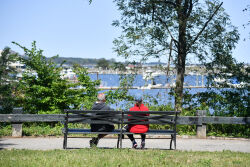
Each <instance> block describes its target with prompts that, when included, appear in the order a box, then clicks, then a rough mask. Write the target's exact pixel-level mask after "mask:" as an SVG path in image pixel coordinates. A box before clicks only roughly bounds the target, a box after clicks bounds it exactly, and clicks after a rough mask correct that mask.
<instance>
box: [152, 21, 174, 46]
mask: <svg viewBox="0 0 250 167" xmlns="http://www.w3.org/2000/svg"><path fill="white" fill-rule="evenodd" d="M156 17H157V19H158V20H159V21H160V22H161V23H162V24H163V25H164V26H165V27H166V29H167V31H168V33H169V35H170V37H171V39H172V40H173V41H174V42H175V46H176V47H178V41H177V40H176V39H174V37H173V35H172V33H171V32H170V30H169V28H168V25H167V24H166V23H165V22H164V21H163V20H162V19H161V18H160V17H159V16H156Z"/></svg>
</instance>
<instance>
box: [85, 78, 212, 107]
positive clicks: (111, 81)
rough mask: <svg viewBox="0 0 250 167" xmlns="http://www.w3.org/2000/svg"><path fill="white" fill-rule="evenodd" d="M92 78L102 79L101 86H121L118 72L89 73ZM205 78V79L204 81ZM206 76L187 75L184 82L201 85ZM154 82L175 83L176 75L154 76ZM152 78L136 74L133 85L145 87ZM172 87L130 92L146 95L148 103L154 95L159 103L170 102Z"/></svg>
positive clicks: (116, 105)
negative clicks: (148, 78) (146, 78)
mask: <svg viewBox="0 0 250 167" xmlns="http://www.w3.org/2000/svg"><path fill="white" fill-rule="evenodd" d="M89 76H90V78H91V79H92V80H96V79H97V77H98V79H100V80H101V86H103V87H114V86H119V75H117V74H99V75H98V76H97V75H96V74H89ZM202 80H203V81H202ZM206 81H207V80H206V76H201V75H187V76H185V78H184V84H185V85H186V86H201V85H202V84H203V85H205V84H206ZM154 82H155V83H154V84H161V85H163V86H164V85H166V84H169V85H171V84H174V83H175V76H174V75H173V76H170V77H166V75H159V76H156V77H154ZM151 83H152V80H144V79H143V76H142V75H140V74H139V75H136V77H135V79H134V83H133V86H136V87H143V86H146V85H148V84H151ZM105 91H108V90H103V91H101V92H105ZM169 91H170V89H131V90H129V94H130V95H132V96H137V95H140V96H143V97H145V101H146V102H147V103H149V104H150V103H151V102H150V98H149V97H154V98H156V99H157V101H158V104H168V103H174V99H173V97H170V96H169ZM204 91H206V88H191V89H189V92H190V93H191V94H194V93H197V92H204ZM132 105H133V104H131V103H127V102H125V101H123V102H120V103H118V104H112V105H111V107H112V108H115V109H118V108H120V109H127V108H128V107H131V106H132Z"/></svg>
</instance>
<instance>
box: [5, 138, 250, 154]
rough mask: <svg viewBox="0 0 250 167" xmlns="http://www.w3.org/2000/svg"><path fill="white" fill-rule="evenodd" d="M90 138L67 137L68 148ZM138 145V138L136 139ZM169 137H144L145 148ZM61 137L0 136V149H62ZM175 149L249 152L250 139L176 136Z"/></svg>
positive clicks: (112, 144)
mask: <svg viewBox="0 0 250 167" xmlns="http://www.w3.org/2000/svg"><path fill="white" fill-rule="evenodd" d="M89 140H90V138H68V148H69V149H81V148H90V147H89ZM136 141H137V143H138V146H140V139H139V138H137V139H136ZM169 143H170V140H169V139H163V138H160V139H146V146H145V149H161V150H168V149H169ZM116 144H117V139H115V138H109V137H108V138H104V139H101V140H100V141H99V143H98V146H97V147H99V148H116ZM62 145H63V138H62V137H58V138H57V137H44V138H43V137H22V138H12V137H4V138H0V149H1V150H4V149H29V150H53V149H63V148H62ZM131 146H132V145H131V142H130V140H129V139H123V142H122V147H123V148H131ZM177 150H182V151H224V150H230V151H234V152H247V153H250V139H217V138H215V139H195V138H177Z"/></svg>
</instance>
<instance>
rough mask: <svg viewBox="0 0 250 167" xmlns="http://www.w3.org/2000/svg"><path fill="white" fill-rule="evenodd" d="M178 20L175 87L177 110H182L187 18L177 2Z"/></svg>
mask: <svg viewBox="0 0 250 167" xmlns="http://www.w3.org/2000/svg"><path fill="white" fill-rule="evenodd" d="M177 5H179V7H177V12H178V20H179V23H178V24H179V39H178V56H177V64H176V66H177V67H176V69H177V76H176V87H175V110H176V111H182V100H183V85H184V84H183V83H184V75H185V63H186V55H187V51H186V47H187V43H186V25H187V20H186V16H185V12H184V10H185V9H183V7H181V3H180V1H179V3H177Z"/></svg>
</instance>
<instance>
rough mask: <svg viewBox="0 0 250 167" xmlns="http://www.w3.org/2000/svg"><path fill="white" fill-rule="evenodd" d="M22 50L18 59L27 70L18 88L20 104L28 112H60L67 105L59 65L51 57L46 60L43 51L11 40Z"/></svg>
mask: <svg viewBox="0 0 250 167" xmlns="http://www.w3.org/2000/svg"><path fill="white" fill-rule="evenodd" d="M13 43H14V44H16V45H17V46H19V47H20V48H22V49H23V50H24V53H25V55H24V57H20V60H21V61H22V62H23V63H24V64H25V65H26V67H27V71H26V72H25V73H24V74H23V78H22V80H21V81H20V87H19V90H20V91H21V92H22V93H23V96H22V97H20V101H21V102H22V103H21V104H20V105H21V106H22V107H23V109H24V111H25V112H28V113H33V114H35V113H39V114H45V113H61V111H62V110H63V109H65V108H67V107H68V99H67V97H66V90H67V89H68V85H67V82H66V80H64V79H62V78H61V77H60V71H61V67H57V65H56V64H54V63H53V62H52V61H51V59H50V60H48V61H47V60H46V58H45V56H43V51H42V50H40V49H37V48H36V42H35V41H34V42H33V43H32V48H31V49H27V48H26V47H23V46H21V45H20V44H18V43H15V42H13Z"/></svg>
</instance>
